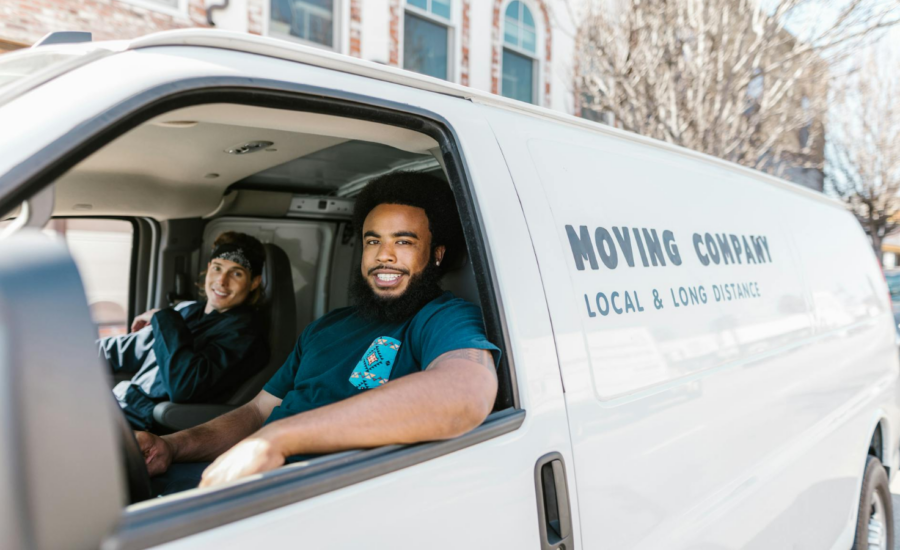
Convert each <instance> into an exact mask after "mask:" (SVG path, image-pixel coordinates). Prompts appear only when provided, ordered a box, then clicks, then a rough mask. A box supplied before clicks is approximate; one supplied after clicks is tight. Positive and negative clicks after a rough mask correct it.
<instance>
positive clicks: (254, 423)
mask: <svg viewBox="0 0 900 550" xmlns="http://www.w3.org/2000/svg"><path fill="white" fill-rule="evenodd" d="M280 404H281V399H279V398H277V397H275V396H274V395H272V394H270V393H268V392H266V391H265V390H263V391H261V392H259V394H257V396H256V397H254V398H253V400H252V401H250V402H249V403H247V404H246V405H242V406H241V407H238V408H237V409H235V410H233V411H231V412H230V413H227V414H223V415H222V416H219V417H217V418H214V419H212V420H210V421H209V422H206V423H204V424H201V425H199V426H196V427H194V428H190V429H187V430H182V431H180V432H175V433H173V434H169V435H164V436H162V437H158V436H155V435H153V434H150V433H147V432H136V433H135V435H136V436H137V440H138V443H139V444H140V446H141V451H143V453H144V460H145V461H146V463H147V470H148V471H149V473H150V475H151V476H154V475H158V474H161V473H164V472H165V471H166V470H168V469H169V465H170V464H171V463H172V462H208V461H211V460H214V459H215V458H216V457H217V456H219V455H221V454H222V453H224V452H225V451H227V450H228V449H230V448H231V447H232V446H234V444H235V443H238V442H239V441H241V440H242V439H244V438H245V437H247V436H248V435H250V434H252V433H253V432H255V431H257V430H259V429H260V428H261V427H262V425H263V423H264V422H265V420H266V418H268V417H269V415H270V414H272V410H273V409H274V408H275V407H277V406H278V405H280Z"/></svg>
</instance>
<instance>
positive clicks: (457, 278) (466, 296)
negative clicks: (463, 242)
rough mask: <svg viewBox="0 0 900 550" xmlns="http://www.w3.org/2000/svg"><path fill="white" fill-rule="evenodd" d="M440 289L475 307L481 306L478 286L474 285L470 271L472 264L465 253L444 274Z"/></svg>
mask: <svg viewBox="0 0 900 550" xmlns="http://www.w3.org/2000/svg"><path fill="white" fill-rule="evenodd" d="M441 288H443V289H444V290H449V291H450V292H452V293H453V294H455V295H456V297H457V298H462V299H463V300H467V301H469V302H472V303H473V304H475V305H477V306H481V300H480V299H479V297H478V285H477V284H476V283H475V272H474V271H473V270H472V262H471V261H470V260H469V256H468V254H466V253H463V256H462V257H461V258H458V259H457V260H455V261H454V263H453V266H452V267H451V268H450V269H449V270H448V271H447V273H445V274H444V277H443V279H441Z"/></svg>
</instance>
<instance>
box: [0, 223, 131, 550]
mask: <svg viewBox="0 0 900 550" xmlns="http://www.w3.org/2000/svg"><path fill="white" fill-rule="evenodd" d="M96 338H97V333H96V329H95V327H94V324H93V322H92V321H91V318H90V316H89V312H88V306H87V302H86V299H85V295H84V289H83V287H82V283H81V278H80V277H79V275H78V270H77V269H76V267H75V263H74V262H73V261H72V258H71V257H70V256H69V254H68V252H67V250H66V248H65V246H64V245H63V244H61V243H59V242H54V241H53V240H51V239H50V238H48V237H46V236H45V235H42V234H41V233H40V232H38V231H36V230H33V229H25V230H23V231H21V232H19V233H18V234H16V235H15V236H12V237H10V238H8V239H5V240H3V241H0V548H36V549H44V548H73V549H82V548H84V549H87V548H98V547H99V546H100V544H101V541H102V540H103V539H104V538H105V537H106V536H108V535H109V534H110V533H111V532H112V531H113V529H115V526H116V523H117V521H118V520H119V517H120V514H121V510H122V507H123V506H124V504H125V489H124V482H123V477H124V476H123V471H122V465H121V460H120V457H119V446H118V440H117V435H116V432H115V425H114V418H115V417H114V416H113V415H114V414H116V413H117V411H116V410H115V409H114V408H113V406H114V405H115V403H114V401H113V400H112V397H111V396H110V392H109V387H108V384H107V382H106V380H105V378H104V374H103V368H102V365H101V362H100V360H99V358H98V353H97V347H96V345H95V344H94V342H95V340H96Z"/></svg>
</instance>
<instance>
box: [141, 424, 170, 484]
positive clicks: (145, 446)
mask: <svg viewBox="0 0 900 550" xmlns="http://www.w3.org/2000/svg"><path fill="white" fill-rule="evenodd" d="M134 437H135V438H136V439H137V442H138V445H140V447H141V452H142V453H144V463H145V464H146V465H147V472H148V473H149V474H150V477H153V476H158V475H160V474H164V473H166V470H168V469H169V465H171V464H172V455H173V452H172V446H171V445H169V443H168V442H167V441H166V440H165V439H163V438H161V437H159V436H156V435H153V434H152V433H149V432H134Z"/></svg>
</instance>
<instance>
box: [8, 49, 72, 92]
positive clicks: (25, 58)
mask: <svg viewBox="0 0 900 550" xmlns="http://www.w3.org/2000/svg"><path fill="white" fill-rule="evenodd" d="M82 53H83V52H59V51H55V52H22V53H19V54H8V57H6V56H4V57H0V90H3V88H5V87H6V86H9V85H10V84H12V83H14V82H17V81H19V80H22V79H24V78H26V77H29V76H31V75H33V74H36V73H38V72H40V71H43V70H46V69H49V68H51V67H53V66H54V65H58V64H60V63H63V62H65V61H68V60H70V59H73V58H74V57H77V56H79V55H82Z"/></svg>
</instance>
